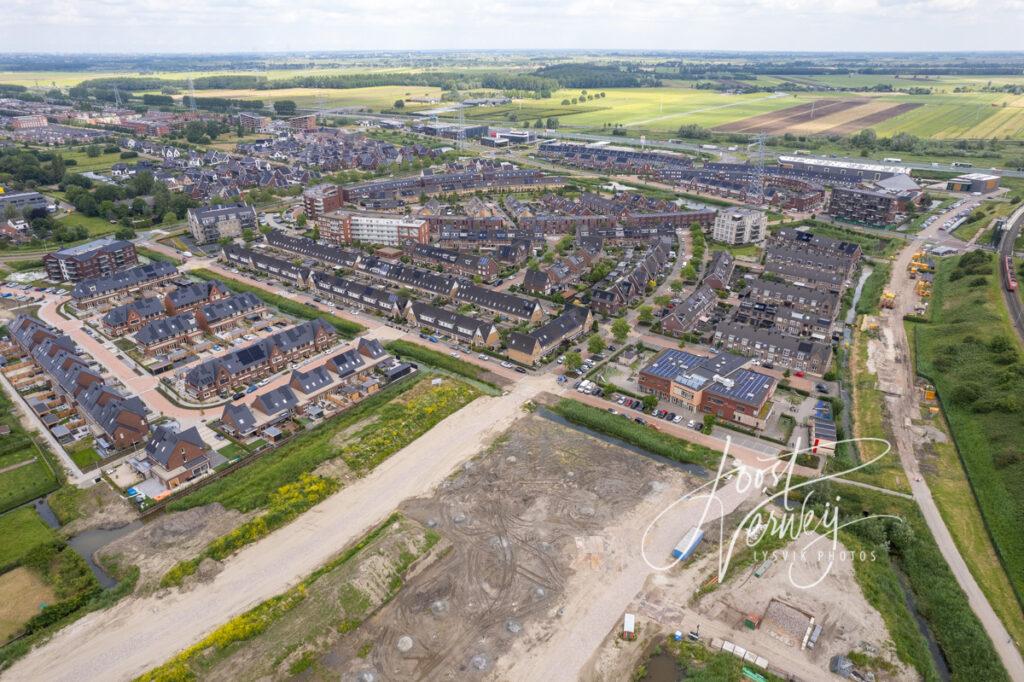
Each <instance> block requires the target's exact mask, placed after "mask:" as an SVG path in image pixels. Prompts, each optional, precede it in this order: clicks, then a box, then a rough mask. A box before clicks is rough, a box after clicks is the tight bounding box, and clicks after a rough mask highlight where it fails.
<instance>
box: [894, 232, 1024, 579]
mask: <svg viewBox="0 0 1024 682" xmlns="http://www.w3.org/2000/svg"><path fill="white" fill-rule="evenodd" d="M931 310H932V317H931V322H930V323H928V324H915V325H914V341H915V344H914V350H915V358H916V363H917V364H916V367H917V369H918V372H919V373H921V374H922V375H924V376H926V377H928V378H929V379H930V380H931V381H932V382H933V383H934V384H935V386H936V388H937V389H938V393H939V397H940V398H941V400H942V407H943V409H944V411H945V413H946V419H947V421H948V423H949V427H950V430H951V432H952V434H953V436H954V437H955V439H956V445H957V449H958V451H959V455H960V458H961V460H962V462H963V466H964V469H965V471H966V472H967V478H968V480H969V481H970V484H971V488H972V490H973V492H974V495H975V496H976V497H977V500H978V506H979V507H980V509H981V514H982V517H983V518H984V521H985V525H986V526H987V527H988V530H989V534H990V535H991V537H992V541H993V544H994V545H995V548H996V550H997V551H998V552H999V556H1000V558H1001V561H1002V564H1003V566H1004V567H1005V570H1006V573H1007V575H1008V576H1009V577H1010V580H1011V582H1012V583H1013V585H1014V588H1015V590H1016V592H1017V595H1018V598H1019V595H1022V594H1024V535H1021V533H1020V524H1021V519H1022V518H1024V455H1022V453H1021V449H1020V434H1021V430H1022V428H1024V416H1022V412H1024V406H1022V404H1021V398H1020V396H1021V394H1022V392H1024V378H1022V377H1021V374H1020V372H1019V370H1020V368H1021V366H1022V360H1024V358H1022V356H1021V352H1020V347H1019V344H1018V343H1017V339H1016V337H1015V335H1014V332H1013V330H1012V328H1011V327H1010V323H1009V319H1008V317H1007V312H1006V308H1005V306H1004V304H1003V301H1002V291H1001V279H1000V277H999V273H998V268H997V267H996V263H995V261H994V259H993V258H992V256H991V255H990V254H985V253H983V252H976V253H973V254H967V255H965V256H961V257H960V258H957V259H946V260H943V261H942V262H941V264H940V266H939V272H938V274H937V276H936V278H935V289H934V293H933V295H932V305H931Z"/></svg>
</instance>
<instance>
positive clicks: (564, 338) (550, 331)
mask: <svg viewBox="0 0 1024 682" xmlns="http://www.w3.org/2000/svg"><path fill="white" fill-rule="evenodd" d="M593 322H594V316H593V314H592V313H591V312H590V309H589V308H584V307H582V306H576V305H569V306H566V308H565V310H564V311H562V314H561V315H559V316H558V317H556V318H555V319H553V320H551V321H550V322H547V323H545V324H544V325H542V326H540V327H538V328H537V329H535V330H534V331H532V332H530V333H529V334H523V333H521V332H512V333H511V334H509V336H508V352H507V354H508V358H509V359H510V360H514V361H515V362H518V363H520V364H522V365H533V364H536V363H537V361H538V360H540V359H541V358H542V357H544V356H545V355H547V354H548V353H550V352H551V351H553V350H554V349H556V348H558V347H559V346H560V345H561V344H563V343H568V342H570V341H572V340H574V339H576V338H578V337H580V336H582V335H583V334H585V333H587V332H588V331H590V328H591V325H593Z"/></svg>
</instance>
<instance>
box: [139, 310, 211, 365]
mask: <svg viewBox="0 0 1024 682" xmlns="http://www.w3.org/2000/svg"><path fill="white" fill-rule="evenodd" d="M202 336H203V330H202V329H201V328H200V327H199V323H198V322H197V321H196V316H195V315H193V314H192V313H182V314H180V315H172V316H171V317H164V318H161V319H158V320H153V321H152V322H149V323H147V324H146V325H145V326H144V327H143V328H142V329H140V330H139V332H138V333H137V334H136V335H135V342H136V343H137V344H138V345H139V346H141V347H142V352H143V353H144V354H145V355H147V356H152V355H156V354H158V353H163V352H166V351H168V350H171V349H172V348H179V347H181V346H188V345H191V344H193V343H195V342H196V341H198V340H199V339H200V338H202Z"/></svg>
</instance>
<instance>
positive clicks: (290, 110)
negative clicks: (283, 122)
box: [274, 99, 298, 116]
mask: <svg viewBox="0 0 1024 682" xmlns="http://www.w3.org/2000/svg"><path fill="white" fill-rule="evenodd" d="M297 108H298V106H297V105H296V104H295V102H293V101H292V100H290V99H281V100H278V101H276V102H274V112H275V113H276V114H277V115H278V116H293V115H294V114H295V110H296V109H297Z"/></svg>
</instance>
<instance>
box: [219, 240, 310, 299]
mask: <svg viewBox="0 0 1024 682" xmlns="http://www.w3.org/2000/svg"><path fill="white" fill-rule="evenodd" d="M221 255H222V257H223V258H224V260H225V261H226V262H228V263H231V264H234V265H238V266H241V267H243V268H248V269H250V270H256V271H259V272H262V273H266V274H268V275H270V276H271V277H276V278H277V279H280V280H282V281H285V282H290V283H291V284H292V285H294V286H296V287H298V288H300V289H305V288H306V287H308V286H309V277H310V275H311V274H312V271H311V270H310V269H309V268H307V267H303V266H301V265H295V264H293V263H292V262H290V261H286V260H284V259H282V258H276V257H274V256H271V255H268V254H266V253H261V252H259V251H256V250H254V249H247V248H244V247H241V246H235V245H234V244H227V245H225V246H224V247H223V248H222V249H221Z"/></svg>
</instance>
